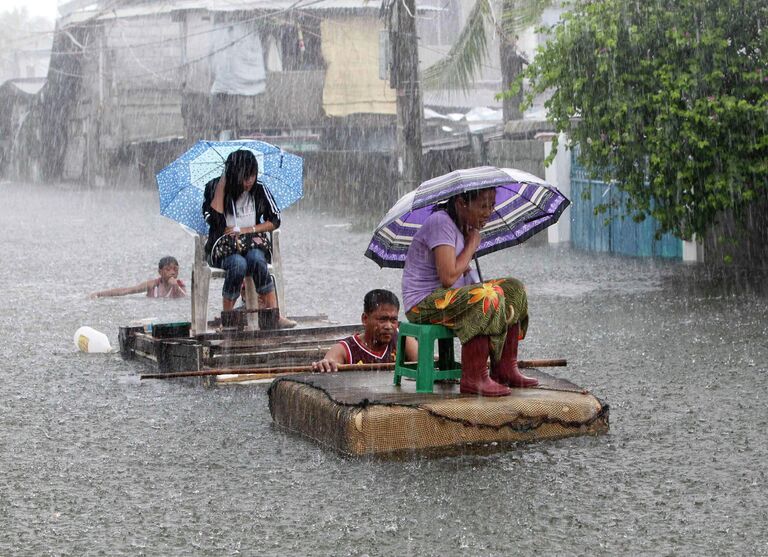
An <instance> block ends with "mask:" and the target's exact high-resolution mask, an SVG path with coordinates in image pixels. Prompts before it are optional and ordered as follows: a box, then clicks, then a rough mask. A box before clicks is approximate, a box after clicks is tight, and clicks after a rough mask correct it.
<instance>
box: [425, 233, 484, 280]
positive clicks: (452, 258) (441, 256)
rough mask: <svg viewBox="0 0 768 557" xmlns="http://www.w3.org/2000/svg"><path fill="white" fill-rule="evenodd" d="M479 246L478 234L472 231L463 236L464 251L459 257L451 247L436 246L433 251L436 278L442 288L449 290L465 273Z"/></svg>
mask: <svg viewBox="0 0 768 557" xmlns="http://www.w3.org/2000/svg"><path fill="white" fill-rule="evenodd" d="M479 245H480V232H478V231H477V230H474V229H472V230H470V231H469V232H468V233H467V234H466V235H465V236H464V249H463V250H461V253H460V254H459V255H456V249H455V248H454V247H453V246H437V247H436V248H435V249H434V252H435V266H436V267H437V276H438V277H439V278H440V284H442V285H443V288H450V287H451V286H453V284H454V283H455V282H456V281H457V280H459V277H461V275H463V274H464V273H465V272H467V270H468V269H469V264H470V263H471V262H472V257H473V256H474V255H475V252H476V251H477V248H478V246H479Z"/></svg>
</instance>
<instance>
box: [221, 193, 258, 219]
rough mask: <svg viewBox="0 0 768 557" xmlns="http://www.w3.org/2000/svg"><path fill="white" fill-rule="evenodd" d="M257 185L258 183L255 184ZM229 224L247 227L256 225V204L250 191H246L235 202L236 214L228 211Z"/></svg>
mask: <svg viewBox="0 0 768 557" xmlns="http://www.w3.org/2000/svg"><path fill="white" fill-rule="evenodd" d="M254 187H256V184H254ZM226 219H227V226H229V227H230V228H235V227H240V228H247V227H249V226H256V225H257V224H258V223H257V222H256V205H255V204H254V202H253V196H251V194H250V192H247V191H244V192H243V193H241V194H240V197H238V198H237V202H236V203H235V204H234V214H230V213H226Z"/></svg>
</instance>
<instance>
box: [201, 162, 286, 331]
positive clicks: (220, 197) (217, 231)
mask: <svg viewBox="0 0 768 557" xmlns="http://www.w3.org/2000/svg"><path fill="white" fill-rule="evenodd" d="M258 173H259V164H258V162H257V160H256V157H255V156H254V154H253V153H252V152H251V151H247V150H238V151H234V152H232V153H230V155H229V156H228V157H227V161H226V164H225V167H224V174H223V175H222V176H220V177H219V178H214V179H213V180H211V181H210V182H208V183H207V184H206V186H205V197H204V201H203V216H204V217H205V221H206V222H207V223H208V226H209V228H210V230H209V232H208V241H207V243H206V245H205V253H206V256H207V257H208V262H209V264H210V265H212V266H214V267H220V268H222V269H224V270H225V271H226V272H227V275H226V278H225V279H224V287H223V288H222V296H223V301H222V306H223V309H224V311H231V310H232V309H233V308H234V307H235V302H237V299H238V298H239V297H240V289H241V287H242V284H243V280H244V279H245V277H246V276H251V277H253V281H254V284H255V285H256V292H258V294H259V307H260V308H274V307H277V296H276V295H275V285H274V282H273V280H272V277H271V276H270V274H269V271H268V268H267V263H268V262H269V261H270V258H271V253H270V251H269V243H268V241H267V240H266V235H267V233H268V232H271V231H273V230H276V229H277V228H278V227H279V226H280V211H279V210H278V208H277V205H276V204H275V200H274V199H273V198H272V194H270V193H269V190H267V188H265V187H264V186H263V185H262V184H261V183H260V182H257V181H256V176H257V175H258ZM254 233H258V234H259V235H263V236H264V242H263V244H260V245H258V246H256V245H255V243H254V247H252V248H251V249H249V250H247V251H246V252H245V253H238V252H234V253H230V254H228V255H223V256H222V255H221V253H222V250H221V249H217V244H220V243H222V242H224V243H226V242H229V243H230V244H231V243H232V240H235V239H238V237H240V236H241V235H243V234H248V235H250V236H252V235H253V234H254ZM257 240H258V238H257ZM222 245H223V244H222ZM220 247H221V246H219V248H220ZM224 251H225V253H226V250H224ZM295 325H296V323H295V322H293V321H290V320H288V319H285V318H282V317H281V318H280V320H279V322H278V326H279V327H284V328H285V327H293V326H295Z"/></svg>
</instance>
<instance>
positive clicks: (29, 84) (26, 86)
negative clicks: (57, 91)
mask: <svg viewBox="0 0 768 557" xmlns="http://www.w3.org/2000/svg"><path fill="white" fill-rule="evenodd" d="M45 81H46V80H45V78H44V77H24V78H18V79H9V80H8V81H6V83H7V84H8V85H12V86H13V87H15V88H16V89H18V90H19V91H21V92H22V93H26V94H27V95H36V94H37V93H38V92H39V91H40V89H42V88H43V85H45Z"/></svg>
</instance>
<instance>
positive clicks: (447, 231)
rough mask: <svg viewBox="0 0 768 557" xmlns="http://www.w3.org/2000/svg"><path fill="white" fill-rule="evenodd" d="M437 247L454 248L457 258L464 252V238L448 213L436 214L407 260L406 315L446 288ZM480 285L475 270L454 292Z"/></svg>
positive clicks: (417, 237) (404, 282)
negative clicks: (438, 270) (439, 271)
mask: <svg viewBox="0 0 768 557" xmlns="http://www.w3.org/2000/svg"><path fill="white" fill-rule="evenodd" d="M437 246H454V248H456V255H459V254H460V253H461V251H462V250H463V249H464V235H463V234H462V233H461V231H460V230H459V228H458V227H457V226H456V224H455V223H454V222H453V219H451V217H450V216H449V215H448V213H446V212H445V211H435V212H434V213H432V214H431V215H429V217H427V220H426V221H425V222H424V225H423V226H422V227H421V228H420V229H419V231H418V232H416V235H415V236H414V237H413V240H412V241H411V247H410V248H408V254H407V255H406V256H405V269H404V270H403V307H404V308H405V310H406V311H408V310H410V309H411V308H412V307H413V306H415V305H416V304H418V303H419V302H421V301H422V300H423V299H424V298H426V297H427V296H429V295H430V294H432V292H434V291H435V290H436V289H438V288H442V286H443V285H442V284H441V283H440V277H439V276H438V274H437V267H436V266H435V252H434V251H432V250H434V249H435V248H436V247H437ZM476 282H479V279H478V277H477V274H476V273H475V271H474V270H471V271H470V272H469V273H468V274H467V273H465V274H463V275H462V276H460V277H459V280H457V281H456V282H455V283H454V284H453V286H452V288H459V287H461V286H466V285H468V284H474V283H476Z"/></svg>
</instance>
